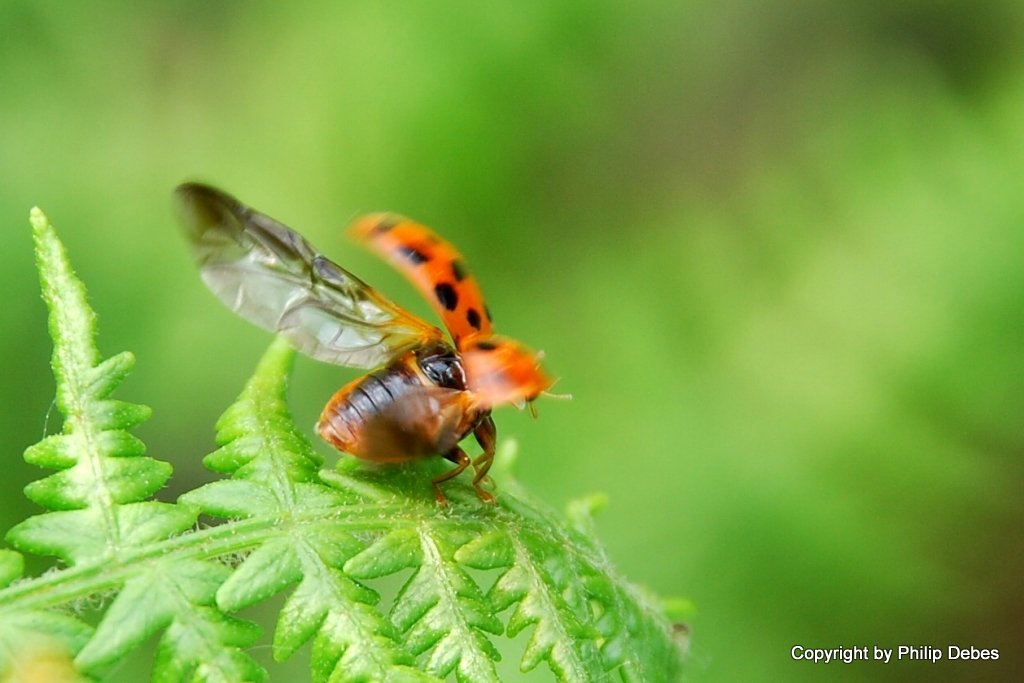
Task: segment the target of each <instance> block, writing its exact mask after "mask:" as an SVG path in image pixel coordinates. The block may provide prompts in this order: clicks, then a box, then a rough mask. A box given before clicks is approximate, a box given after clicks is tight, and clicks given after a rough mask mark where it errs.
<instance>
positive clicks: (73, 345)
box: [0, 209, 259, 680]
mask: <svg viewBox="0 0 1024 683" xmlns="http://www.w3.org/2000/svg"><path fill="white" fill-rule="evenodd" d="M31 223H32V230H33V237H34V239H35V247H36V257H37V264H38V268H39V276H40V283H41V285H42V290H43V300H44V301H45V302H46V305H47V307H48V309H49V326H50V336H51V337H52V338H53V341H54V351H53V363H52V365H53V371H54V376H55V378H56V380H57V401H56V402H57V407H58V408H59V409H60V412H61V413H62V415H63V416H64V428H63V430H62V433H60V434H56V435H53V436H50V437H47V438H46V439H44V440H43V441H42V442H40V443H38V444H36V445H35V446H32V447H31V448H29V449H28V450H27V451H26V453H25V459H26V461H27V462H29V463H31V464H35V465H39V466H41V467H46V468H50V469H57V470H58V472H56V473H55V474H52V475H49V476H47V477H45V478H43V479H41V480H39V481H37V482H34V483H32V484H29V485H28V486H27V487H25V495H26V496H28V497H29V498H30V499H31V500H32V501H33V502H35V503H37V504H39V505H41V506H43V507H46V508H48V509H49V510H51V511H50V512H46V513H43V514H40V515H36V516H34V517H30V518H29V519H27V520H25V521H24V522H22V523H21V524H18V525H17V526H15V527H14V528H13V529H11V530H10V531H9V532H8V533H7V536H6V538H7V540H8V541H9V542H10V543H11V544H13V545H14V546H15V547H16V548H18V549H20V550H22V551H24V552H30V553H34V554H37V555H54V556H56V557H58V558H60V559H61V560H63V561H64V562H65V563H66V564H67V565H69V567H70V568H69V569H67V570H65V572H63V573H62V574H55V575H51V576H49V577H46V578H45V579H39V580H37V582H36V584H35V585H32V584H31V583H26V584H24V585H13V586H10V587H9V589H8V590H7V591H4V592H0V624H3V629H4V631H3V632H2V633H0V672H2V671H3V670H5V669H6V668H7V666H8V665H9V664H10V662H9V661H6V660H4V659H2V658H3V657H4V654H5V653H9V652H18V651H20V650H21V648H22V647H23V646H24V639H25V637H29V635H30V634H31V633H39V634H46V635H48V636H50V637H52V638H55V639H56V640H58V641H60V642H61V643H62V644H63V645H64V647H66V648H67V650H69V651H70V652H77V653H78V654H77V657H76V665H77V666H78V667H79V668H80V669H82V670H83V671H86V672H94V671H98V670H100V669H101V668H102V667H103V666H105V665H107V664H109V663H112V662H114V661H116V660H117V659H119V658H120V657H121V656H123V655H124V654H125V653H126V652H127V651H129V650H130V649H132V648H133V647H135V646H137V645H138V644H140V643H141V642H142V641H143V640H145V639H146V638H148V637H149V636H150V635H152V634H154V633H156V632H157V631H160V630H163V631H164V635H163V638H162V640H161V642H160V649H159V655H158V658H157V664H156V667H155V675H154V679H155V680H181V676H180V675H179V674H185V673H186V672H187V673H188V675H189V676H191V675H192V672H195V671H199V670H201V669H207V670H210V671H213V672H217V674H216V675H219V676H221V677H222V679H223V680H254V677H253V673H254V672H258V671H259V669H258V667H257V666H256V665H255V663H254V662H252V660H251V659H249V658H248V656H247V655H245V654H244V653H243V652H242V651H241V650H240V649H239V646H245V645H248V644H250V643H251V642H253V640H254V639H255V638H256V637H258V633H257V632H255V627H254V625H249V624H245V623H244V622H240V621H238V620H236V619H234V618H232V617H228V616H227V615H225V614H222V613H220V612H219V611H217V610H216V609H214V608H210V607H208V605H210V604H212V601H213V595H214V593H215V592H216V589H217V588H218V587H219V586H220V584H221V583H222V582H223V580H224V578H226V576H227V570H226V569H225V568H224V567H223V566H222V565H220V564H218V563H216V562H209V561H206V560H198V559H192V558H186V557H175V556H168V557H161V556H160V555H161V553H159V552H157V551H154V547H156V544H159V543H160V542H162V541H165V540H167V539H169V538H171V537H173V536H175V535H177V534H180V533H182V532H184V531H185V530H187V529H189V528H190V527H192V525H193V524H194V523H195V520H196V516H197V511H196V510H195V509H194V508H191V507H188V506H181V505H171V504H167V503H160V502H156V501H151V500H146V499H147V498H149V497H150V496H151V495H152V494H153V493H155V492H156V491H157V490H158V489H160V488H161V487H163V485H164V484H165V483H166V481H167V479H168V478H169V477H170V475H171V466H170V465H169V464H168V463H166V462H162V461H159V460H156V459H153V458H149V457H146V456H145V455H144V453H145V446H144V445H143V444H142V442H141V441H139V440H138V439H136V438H135V437H134V436H132V435H131V434H130V433H129V432H128V431H127V430H128V429H130V428H131V427H134V426H136V425H137V424H139V423H141V422H143V421H145V420H146V419H148V417H149V414H150V411H149V409H148V408H146V407H145V406H138V405H134V404H130V403H125V402H123V401H117V400H113V399H111V398H109V396H110V394H111V392H112V391H113V390H114V389H116V388H117V386H118V385H119V384H120V383H121V381H122V380H123V379H124V378H125V377H126V376H127V375H128V373H129V371H130V370H131V367H132V365H133V363H134V357H133V356H132V355H131V354H129V353H121V354H118V355H116V356H114V357H112V358H109V359H107V360H104V361H102V362H101V361H100V359H99V352H98V351H97V349H96V345H95V334H96V332H95V327H96V323H95V320H96V316H95V314H94V313H93V311H92V309H91V308H89V305H88V303H87V301H86V295H85V287H84V286H83V285H82V283H81V281H79V280H78V278H77V277H76V276H75V274H74V272H73V271H72V269H71V266H70V264H69V262H68V259H67V254H66V253H65V250H64V247H63V245H62V244H61V243H60V241H59V240H58V239H57V235H56V233H55V232H54V230H53V228H52V226H51V225H50V224H49V222H48V221H47V219H46V217H45V216H44V215H43V213H42V212H41V211H39V210H38V209H34V210H33V211H32V215H31ZM143 560H145V561H143ZM7 564H10V561H9V560H8V562H7ZM76 579H78V581H77V582H76ZM47 584H49V585H51V586H52V585H54V584H56V585H57V586H59V587H62V588H64V589H65V590H66V591H67V593H68V594H69V595H68V596H67V598H68V599H75V598H79V597H82V596H83V595H88V594H90V593H92V592H94V591H96V592H99V591H110V590H119V593H118V595H117V597H116V598H115V600H114V601H113V603H112V604H111V605H110V607H109V609H108V610H107V611H106V614H105V615H104V617H103V619H102V620H101V621H100V623H99V625H98V627H97V628H96V630H95V632H93V631H92V628H91V627H90V626H87V625H85V624H83V623H82V622H81V621H79V620H77V619H75V618H72V617H69V616H67V615H65V614H62V613H60V612H56V611H53V610H52V608H53V607H56V606H59V605H61V604H62V602H61V601H60V600H59V597H60V595H61V591H59V590H58V591H56V595H54V592H52V591H51V592H48V591H46V590H45V586H46V585H47ZM76 584H77V585H76ZM90 584H92V585H91V586H90ZM90 588H92V590H90ZM33 589H34V590H33ZM76 589H77V590H76ZM5 593H6V595H5ZM5 598H6V599H5ZM16 598H20V600H16ZM55 598H57V599H55ZM64 604H66V603H64ZM26 607H27V609H26ZM197 645H202V647H197ZM4 646H6V647H4ZM238 676H244V678H239V677H238ZM207 679H208V680H216V676H214V675H210V676H209V677H204V678H203V680H207Z"/></svg>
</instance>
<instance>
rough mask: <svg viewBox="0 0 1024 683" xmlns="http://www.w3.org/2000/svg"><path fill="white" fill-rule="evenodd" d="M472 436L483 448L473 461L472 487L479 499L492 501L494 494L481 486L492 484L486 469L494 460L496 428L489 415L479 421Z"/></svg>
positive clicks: (496, 438)
mask: <svg viewBox="0 0 1024 683" xmlns="http://www.w3.org/2000/svg"><path fill="white" fill-rule="evenodd" d="M473 436H475V437H476V440H477V442H478V443H479V444H480V447H481V448H483V449H484V452H483V454H482V455H480V456H479V457H478V458H477V459H476V460H474V461H473V470H474V472H475V474H474V475H473V488H474V489H476V495H478V496H479V497H480V500H482V501H483V502H485V503H493V502H494V495H493V494H492V493H490V492H489V491H485V490H484V488H483V484H485V483H486V484H488V485H489V486H494V480H493V479H491V478H490V477H488V476H487V471H488V470H489V469H491V464H492V463H493V462H494V444H495V442H496V441H497V440H498V430H497V428H496V427H495V426H494V420H492V419H491V416H490V415H488V416H487V417H485V418H484V419H483V420H481V421H480V424H479V425H477V427H476V429H474V430H473Z"/></svg>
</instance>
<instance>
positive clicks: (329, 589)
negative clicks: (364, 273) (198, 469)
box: [183, 341, 429, 682]
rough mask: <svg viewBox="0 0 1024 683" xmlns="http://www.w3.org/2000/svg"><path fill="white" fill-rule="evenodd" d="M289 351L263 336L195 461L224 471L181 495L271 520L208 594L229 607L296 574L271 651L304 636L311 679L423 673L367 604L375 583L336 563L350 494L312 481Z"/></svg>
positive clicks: (228, 513) (354, 544) (349, 542)
mask: <svg viewBox="0 0 1024 683" xmlns="http://www.w3.org/2000/svg"><path fill="white" fill-rule="evenodd" d="M293 355H294V354H293V351H292V350H291V349H290V348H289V347H288V346H287V344H286V343H285V342H283V341H276V342H275V343H274V344H273V345H271V347H270V349H269V350H268V351H267V353H266V354H265V355H264V357H263V359H262V360H261V361H260V364H259V366H258V368H257V370H256V373H255V375H254V376H253V378H252V379H251V380H250V381H249V383H248V384H247V385H246V388H245V389H244V390H243V391H242V394H241V395H240V396H239V398H238V400H237V401H236V402H235V403H234V404H233V405H232V406H231V407H230V408H228V410H227V411H226V412H225V413H224V415H223V416H222V417H221V419H220V420H219V421H218V423H217V443H218V444H219V445H220V448H219V449H218V450H217V451H215V452H214V453H212V454H211V455H210V456H208V457H207V458H206V459H205V461H204V462H205V463H206V464H207V466H208V467H210V468H211V469H215V470H217V471H219V472H223V473H226V474H230V475H232V477H233V479H232V480H230V481H223V482H214V483H212V484H208V485H206V486H204V487H201V488H199V489H198V490H196V491H194V492H191V493H189V494H186V495H185V496H184V497H183V500H184V501H185V502H188V503H190V504H193V505H197V506H199V507H200V508H201V509H202V510H203V511H204V512H206V513H208V514H211V515H216V516H221V517H226V518H233V517H235V518H254V519H263V520H267V519H270V520H275V524H274V525H273V527H272V528H271V529H269V530H268V533H267V534H266V540H265V542H264V543H263V545H262V546H261V547H259V548H258V549H256V550H255V551H254V552H253V553H252V554H250V555H249V556H248V557H247V558H246V560H245V561H244V562H242V564H241V565H239V566H238V567H237V569H236V570H235V572H234V574H233V575H232V576H231V578H230V579H228V580H227V581H226V582H225V583H224V585H223V586H221V588H220V590H219V591H218V593H217V603H218V605H219V606H220V607H221V608H222V609H224V610H228V611H233V610H238V609H242V608H244V607H247V606H248V605H251V604H254V603H256V602H259V601H261V600H263V599H265V598H267V597H269V596H271V595H274V594H276V593H278V592H280V591H281V590H284V589H285V588H287V587H289V586H291V585H293V584H297V585H296V587H295V590H294V591H293V592H292V593H291V595H290V596H289V597H288V600H287V601H286V603H285V607H284V609H283V610H282V612H281V615H280V618H279V619H278V624H277V629H276V631H275V634H274V657H275V658H276V659H278V660H283V659H285V658H287V657H290V656H291V655H292V654H293V653H294V652H295V651H296V650H297V649H298V648H299V647H301V646H302V645H303V644H305V643H306V642H308V641H309V640H311V639H312V640H313V658H312V666H313V679H314V680H315V681H339V682H340V681H378V680H379V681H384V680H410V681H411V680H429V678H427V677H424V676H423V675H422V674H420V673H419V672H417V671H416V670H415V669H413V668H411V667H410V665H411V664H413V657H412V656H411V655H410V654H409V653H408V652H407V651H406V650H405V649H404V648H402V647H400V646H399V644H398V642H397V637H396V636H397V634H396V632H395V629H394V628H393V627H392V625H391V624H390V623H389V622H388V621H387V620H386V619H384V618H383V617H382V616H381V615H380V614H379V612H377V610H376V609H375V607H374V605H375V604H376V603H377V601H378V600H379V597H378V595H377V594H376V592H374V591H373V590H371V589H369V588H368V587H366V586H364V585H362V584H360V583H358V582H357V581H355V580H353V579H352V578H350V577H349V576H347V575H346V574H345V573H344V572H342V571H341V568H342V566H343V565H344V563H345V561H346V560H348V559H349V558H350V557H352V556H353V555H355V554H356V553H358V552H359V551H360V550H362V548H363V546H364V543H363V541H361V540H359V539H358V538H357V537H356V536H355V535H354V533H353V530H352V529H350V528H349V527H348V526H347V525H346V524H344V523H341V522H339V521H338V520H336V519H335V516H336V513H337V511H338V510H339V509H342V508H341V507H340V506H342V505H344V504H346V503H351V502H354V501H355V500H356V498H355V497H354V494H352V493H351V492H346V490H345V489H344V488H329V487H327V486H324V485H323V484H320V483H313V482H314V481H317V469H318V467H319V466H320V464H321V462H322V459H321V458H320V456H318V455H317V454H316V453H315V452H314V451H313V449H312V447H311V446H310V444H309V442H308V441H307V440H306V439H305V437H303V436H302V434H301V433H300V432H299V431H298V429H297V428H296V427H295V425H294V423H293V421H292V418H291V415H290V413H289V411H288V407H287V405H286V403H285V400H284V396H285V391H286V389H287V381H286V378H287V372H288V369H289V368H290V366H291V363H292V358H293ZM300 520H307V521H306V522H305V523H303V522H301V521H300Z"/></svg>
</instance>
